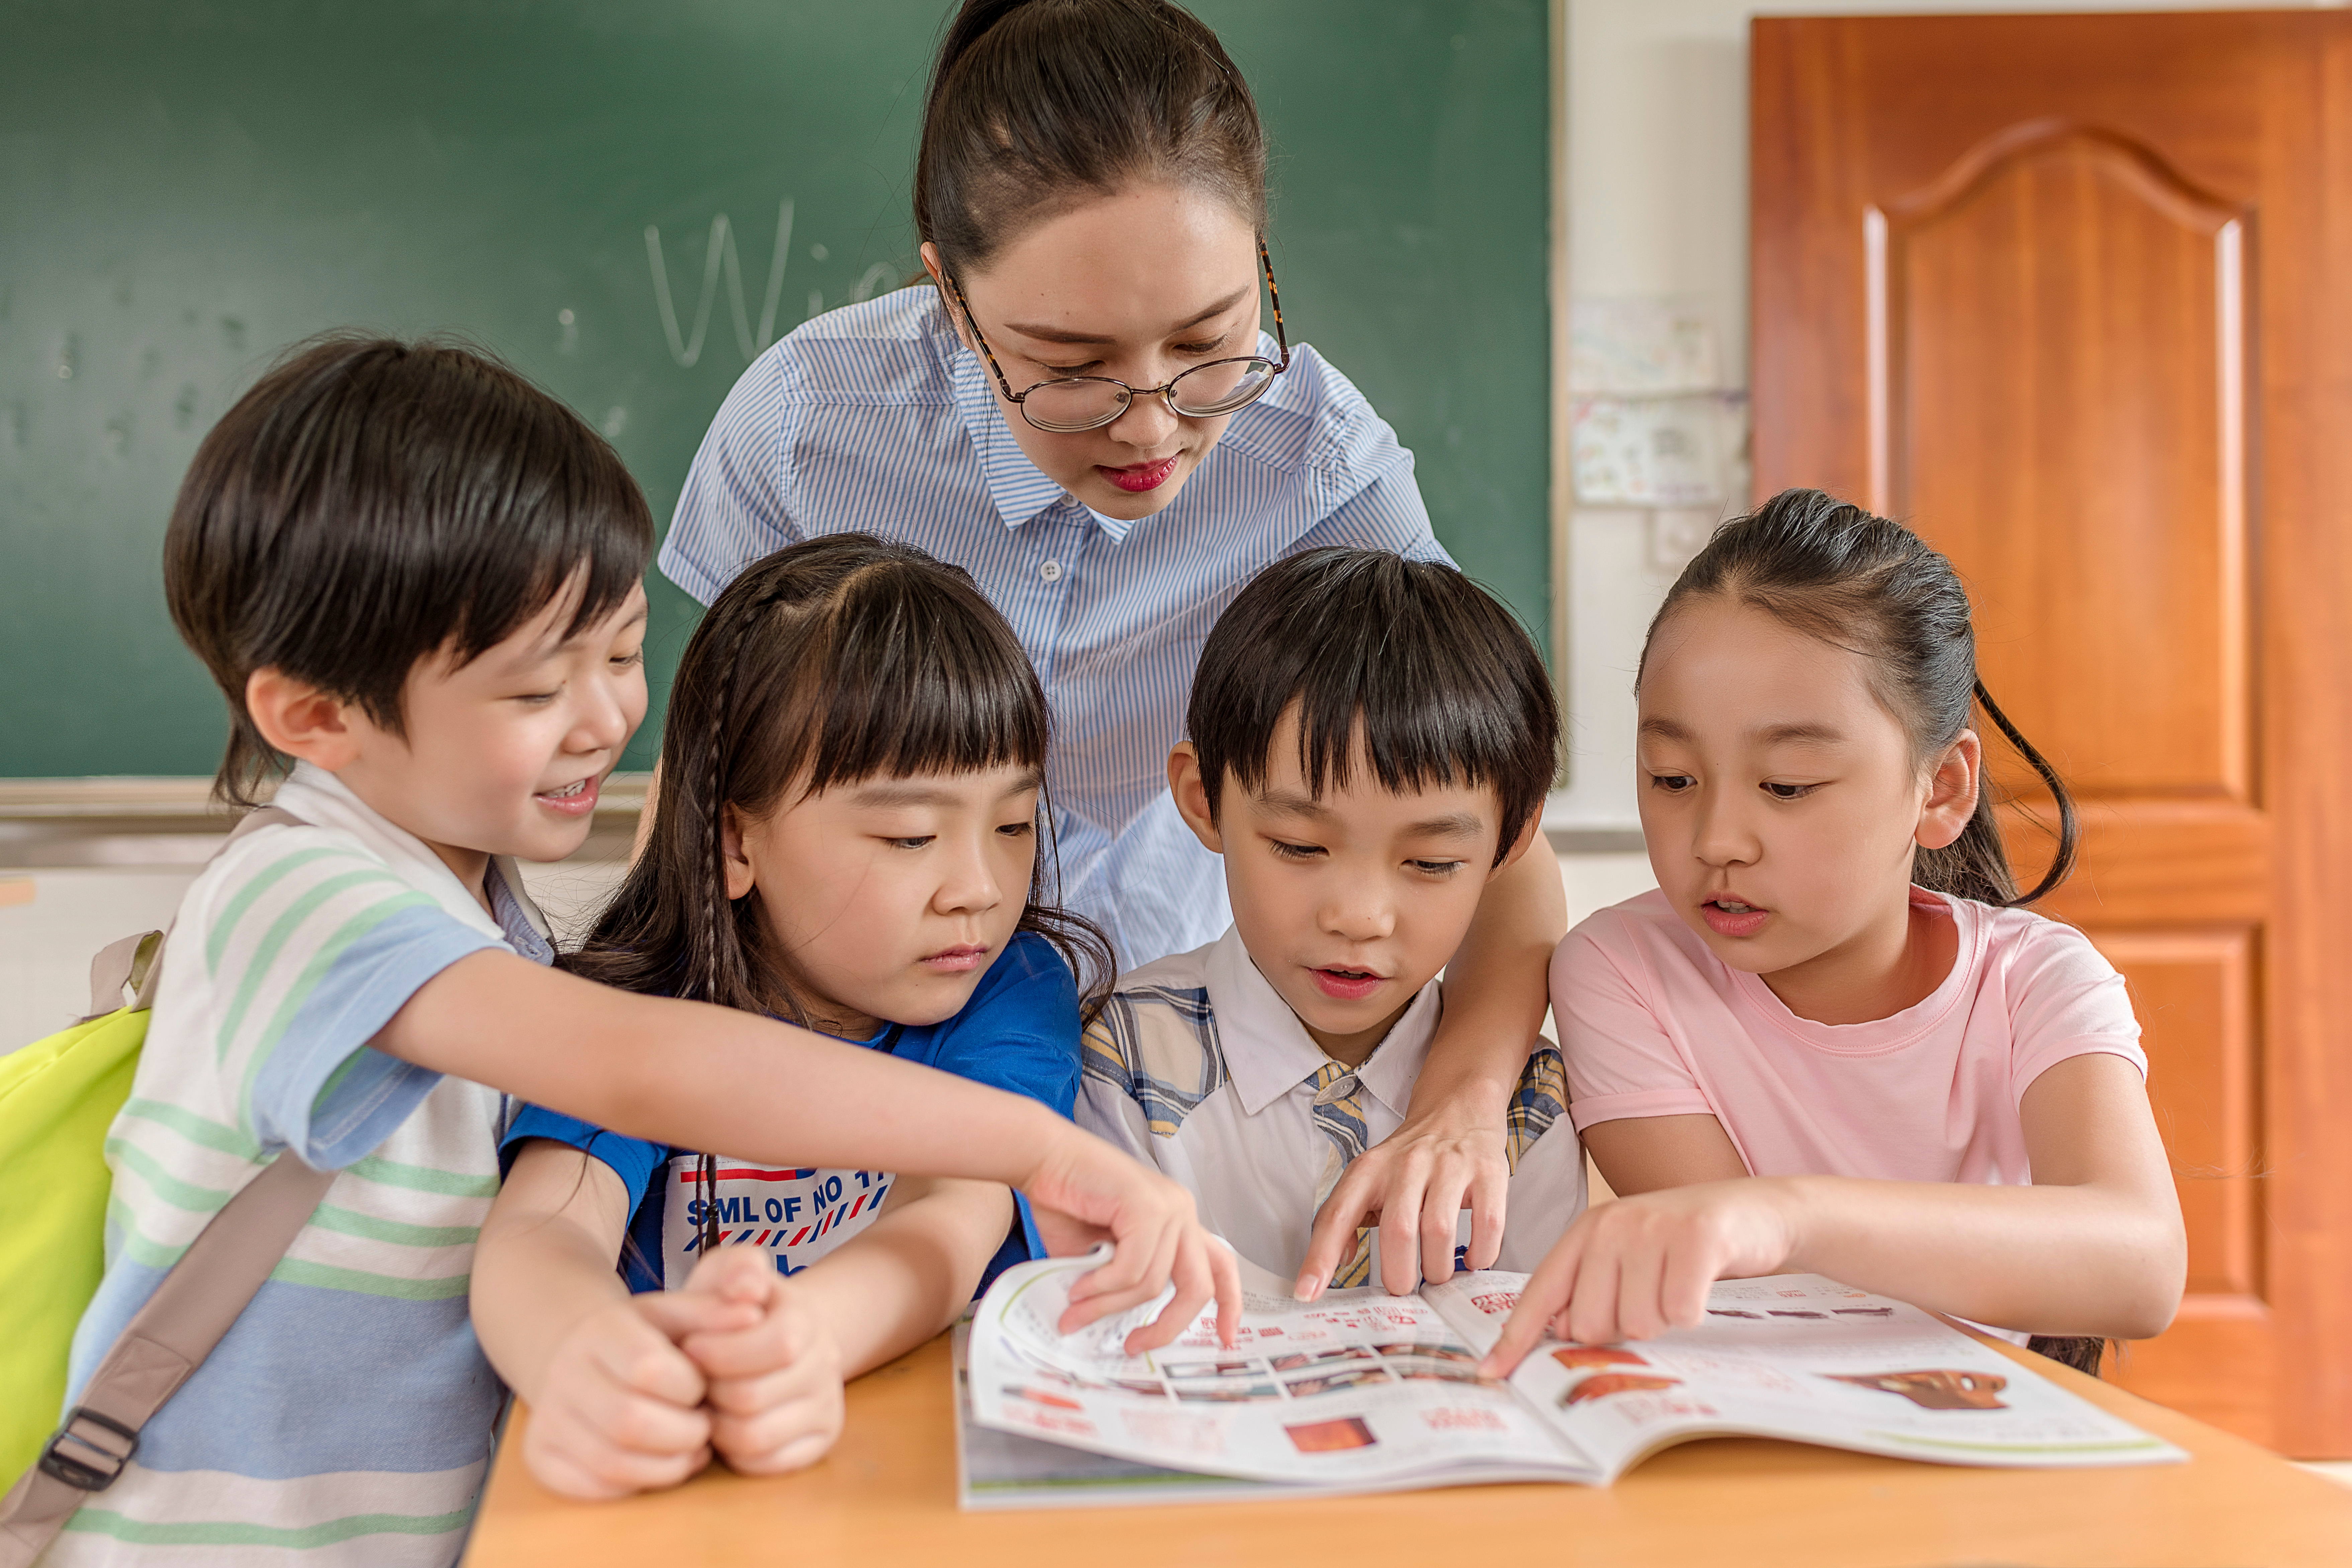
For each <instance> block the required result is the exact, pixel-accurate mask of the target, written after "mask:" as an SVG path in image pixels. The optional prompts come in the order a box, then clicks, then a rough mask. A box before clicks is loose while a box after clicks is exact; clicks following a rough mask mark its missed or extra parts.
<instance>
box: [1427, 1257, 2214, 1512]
mask: <svg viewBox="0 0 2352 1568" xmlns="http://www.w3.org/2000/svg"><path fill="white" fill-rule="evenodd" d="M1525 1282H1526V1276H1524V1275H1517V1274H1502V1273H1491V1272H1490V1273H1483V1274H1465V1275H1462V1276H1459V1277H1458V1278H1456V1279H1453V1280H1449V1281H1448V1282H1446V1283H1445V1284H1444V1285H1433V1286H1430V1287H1427V1288H1426V1289H1424V1291H1423V1297H1424V1299H1426V1300H1428V1301H1429V1302H1430V1303H1431V1305H1433V1306H1434V1307H1436V1308H1437V1309H1438V1310H1440V1311H1441V1312H1442V1313H1443V1314H1444V1317H1445V1319H1446V1320H1447V1321H1448V1323H1449V1325H1450V1326H1451V1327H1453V1328H1454V1330H1455V1331H1456V1332H1457V1333H1459V1334H1460V1335H1461V1337H1462V1338H1463V1340H1464V1341H1465V1342H1467V1343H1469V1344H1471V1345H1474V1346H1475V1347H1477V1348H1478V1349H1480V1350H1482V1351H1483V1350H1485V1349H1486V1348H1487V1347H1489V1346H1491V1345H1492V1344H1493V1343H1494V1342H1495V1341H1496V1338H1497V1337H1498V1336H1499V1335H1500V1334H1501V1332H1502V1328H1503V1320H1504V1319H1506V1318H1507V1317H1508V1316H1509V1315H1510V1311H1511V1309H1512V1308H1513V1307H1514V1306H1516V1305H1517V1301H1518V1290H1519V1288H1520V1287H1521V1286H1522V1285H1523V1284H1525ZM1511 1383H1512V1385H1513V1386H1514V1387H1515V1388H1517V1390H1518V1391H1519V1392H1520V1393H1521V1394H1523V1395H1524V1396H1526V1398H1527V1399H1528V1402H1529V1403H1531V1404H1532V1405H1535V1407H1536V1408H1537V1409H1538V1410H1541V1411H1544V1412H1545V1413H1546V1414H1547V1415H1548V1416H1549V1418H1550V1419H1551V1420H1553V1421H1554V1422H1555V1423H1556V1424H1557V1425H1558V1426H1559V1428H1560V1430H1561V1431H1562V1432H1563V1433H1565V1434H1566V1435H1567V1436H1569V1437H1570V1439H1571V1440H1572V1441H1573V1442H1574V1444H1575V1445H1576V1447H1578V1448H1579V1449H1580V1450H1581V1451H1582V1452H1584V1453H1586V1454H1589V1455H1591V1457H1592V1458H1594V1459H1595V1460H1596V1461H1598V1462H1599V1464H1600V1465H1601V1468H1602V1469H1603V1470H1604V1471H1605V1473H1606V1475H1607V1477H1608V1478H1609V1479H1614V1478H1615V1477H1616V1476H1618V1475H1619V1474H1621V1473H1622V1472H1623V1471H1624V1469H1625V1468H1627V1467H1628V1466H1630V1465H1632V1464H1633V1463H1634V1462H1636V1461H1637V1460H1639V1459H1640V1458H1642V1457H1643V1456H1644V1455H1646V1454H1648V1453H1650V1452H1652V1451H1653V1450H1654V1449H1656V1448H1659V1447H1664V1445H1666V1444H1668V1443H1673V1442H1676V1441H1679V1440H1681V1439H1683V1438H1685V1437H1694V1436H1725V1435H1734V1434H1738V1435H1744V1436H1764V1437H1786V1438H1791V1439H1794V1440H1796V1441H1798V1442H1803V1443H1819V1444H1822V1445H1824V1446H1827V1447H1838V1448H1852V1449H1855V1450H1858V1451H1860V1452H1863V1453H1870V1454H1885V1455H1890V1456H1893V1457H1895V1458H1906V1459H1929V1460H1935V1461H1937V1462H1940V1463H1943V1464H1951V1465H2014V1466H2029V1467H2063V1466H2088V1465H2144V1464H2165V1463H2169V1462H2173V1461H2178V1460H2182V1459H2186V1458H2188V1457H2189V1456H2188V1455H2187V1454H2185V1453H2183V1452H2182V1451H2181V1450H2180V1449H2179V1448H2176V1447H2173V1446H2172V1445H2171V1444H2169V1443H2166V1442H2163V1441H2161V1440H2159V1439H2158V1438H2155V1437H2152V1436H2148V1435H2147V1433H2145V1432H2142V1431H2140V1430H2139V1429H2138V1428H2137V1427H2136V1426H2130V1425H2128V1424H2127V1423H2126V1422H2124V1421H2121V1420H2118V1419H2117V1418H2116V1417H2115V1416H2113V1415H2108V1414H2107V1413H2106V1412H2105V1411H2104V1410H2101V1409H2100V1408H2098V1406H2096V1405H2092V1404H2091V1403H2089V1402H2088V1401H2087V1400H2084V1399H2081V1398H2078V1397H2077V1396H2075V1395H2074V1394H2069V1393H2067V1392H2066V1391H2065V1390H2064V1389H2063V1388H2060V1387H2059V1386H2058V1385H2057V1384H2054V1383H2052V1382H2050V1381H2049V1380H2047V1379H2046V1378H2042V1377H2039V1376H2036V1375H2035V1374H2034V1373H2032V1372H2030V1371H2028V1370H2027V1369H2026V1368H2025V1367H2022V1366H2021V1365H2019V1364H2018V1363H2015V1362H2013V1361H2011V1360H2010V1359H2009V1358H2008V1357H2006V1356H2004V1355H2002V1354H2001V1353H2000V1352H1998V1351H1995V1350H1993V1349H1992V1348H1990V1346H1988V1345H1985V1344H1983V1343H1981V1342H1978V1341H1976V1340H1973V1339H1970V1338H1969V1336H1968V1335H1966V1334H1963V1333H1961V1332H1959V1331H1958V1330H1956V1329H1953V1328H1951V1327H1949V1326H1948V1325H1947V1324H1945V1323H1943V1322H1940V1321H1937V1319H1936V1318H1934V1317H1932V1316H1930V1315H1929V1314H1928V1313H1927V1312H1924V1311H1922V1310H1919V1309H1918V1308H1916V1307H1912V1306H1907V1305H1906V1304H1905V1303H1903V1302H1900V1301H1895V1300H1888V1299H1886V1298H1885V1297H1882V1296H1873V1295H1870V1294H1869V1293H1867V1292H1865V1291H1862V1290H1856V1289H1853V1288H1852V1287H1850V1286H1845V1285H1841V1284H1839V1283H1837V1282H1836V1281H1835V1280H1832V1279H1822V1277H1821V1276H1820V1275H1817V1274H1784V1275H1776V1276H1773V1277H1771V1278H1769V1279H1727V1280H1722V1281H1719V1282H1718V1283H1717V1285H1716V1287H1715V1289H1714V1290H1713V1291H1712V1292H1711V1294H1710V1295H1709V1298H1708V1305H1707V1316H1706V1321H1705V1322H1704V1323H1702V1324H1701V1325H1699V1326H1698V1327H1696V1328H1693V1329H1675V1330H1670V1331H1667V1332H1666V1333H1664V1334H1663V1335H1661V1336H1659V1337H1658V1338H1656V1339H1654V1340H1643V1341H1641V1342H1636V1343H1631V1344H1619V1345H1570V1344H1562V1343H1560V1342H1558V1341H1549V1340H1548V1341H1546V1342H1543V1343H1542V1344H1540V1345H1538V1346H1537V1347H1536V1349H1535V1350H1534V1351H1533V1352H1530V1353H1529V1355H1528V1359H1527V1360H1526V1362H1524V1363H1521V1365H1520V1367H1519V1369H1518V1371H1517V1372H1515V1373H1512V1375H1511Z"/></svg>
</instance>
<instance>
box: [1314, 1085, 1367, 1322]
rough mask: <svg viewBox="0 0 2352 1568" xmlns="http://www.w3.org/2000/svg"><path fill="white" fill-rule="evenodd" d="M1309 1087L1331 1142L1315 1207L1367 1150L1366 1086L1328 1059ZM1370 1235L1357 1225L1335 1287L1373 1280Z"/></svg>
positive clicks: (1319, 1128) (1319, 1120)
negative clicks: (1367, 1240) (1368, 1243)
mask: <svg viewBox="0 0 2352 1568" xmlns="http://www.w3.org/2000/svg"><path fill="white" fill-rule="evenodd" d="M1307 1088H1308V1089H1313V1090H1314V1091H1315V1126H1316V1129H1317V1131H1320V1132H1321V1133H1322V1134H1323V1137H1324V1140H1325V1142H1328V1144H1329V1145H1330V1146H1329V1147H1328V1148H1327V1149H1325V1150H1324V1151H1323V1175H1322V1178H1321V1179H1320V1180H1319V1181H1318V1182H1317V1183H1316V1184H1315V1206H1316V1207H1317V1208H1318V1209H1319V1208H1321V1207H1322V1206H1323V1200H1324V1199H1326V1198H1328V1197H1329V1196H1330V1195H1331V1189H1332V1188H1333V1187H1335V1186H1337V1185H1339V1173H1341V1172H1342V1171H1345V1170H1346V1169H1347V1168H1348V1163H1349V1161H1350V1160H1353V1159H1354V1158H1355V1157H1356V1156H1357V1155H1359V1154H1360V1153H1362V1152H1364V1140H1365V1128H1364V1101H1363V1089H1364V1086H1363V1085H1362V1084H1361V1083H1360V1082H1359V1081H1358V1080H1357V1078H1356V1075H1355V1073H1354V1072H1352V1071H1350V1070H1349V1068H1343V1067H1341V1066H1340V1065H1339V1063H1338V1062H1325V1063H1324V1064H1323V1065H1322V1066H1321V1067H1319V1068H1316V1069H1315V1073H1314V1076H1313V1077H1311V1078H1309V1079H1307ZM1370 1234H1371V1230H1370V1226H1357V1227H1356V1250H1355V1251H1354V1252H1352V1253H1350V1254H1349V1257H1348V1260H1347V1261H1346V1262H1345V1263H1342V1264H1341V1265H1339V1272H1338V1273H1336V1274H1334V1275H1333V1276H1332V1277H1331V1283H1332V1284H1333V1285H1334V1286H1335V1287H1340V1288H1347V1287H1351V1286H1357V1285H1363V1284H1367V1283H1369V1282H1370V1279H1371V1268H1372V1249H1371V1248H1370V1247H1369V1246H1367V1245H1366V1244H1365V1238H1366V1237H1369V1236H1370Z"/></svg>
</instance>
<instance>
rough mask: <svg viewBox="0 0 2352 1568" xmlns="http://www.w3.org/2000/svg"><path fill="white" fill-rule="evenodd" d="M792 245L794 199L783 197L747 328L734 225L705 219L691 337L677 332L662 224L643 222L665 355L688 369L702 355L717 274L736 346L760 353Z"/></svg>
mask: <svg viewBox="0 0 2352 1568" xmlns="http://www.w3.org/2000/svg"><path fill="white" fill-rule="evenodd" d="M792 248H793V198H792V197H790V196H786V197H785V198H784V199H783V201H782V203H780V204H778V205H777V207H776V248H775V251H774V253H773V254H772V256H771V257H770V258H769V261H768V288H767V291H766V293H765V294H764V295H762V296H761V301H760V330H759V333H758V335H757V336H754V335H753V333H752V331H751V311H750V310H748V309H746V307H745V305H744V302H743V264H742V262H741V260H740V258H738V257H737V256H736V254H735V227H734V225H733V224H732V223H730V221H729V219H728V216H727V215H726V214H725V213H723V212H722V213H720V214H719V215H718V216H715V217H713V218H712V219H711V220H710V244H709V247H707V248H706V249H705V250H704V252H703V257H702V298H701V299H700V300H698V302H697V303H696V305H695V308H694V332H693V335H692V336H690V337H689V336H685V335H682V334H680V332H679V331H678V330H677V305H676V303H675V302H674V301H673V300H671V298H670V291H669V268H667V267H666V266H664V265H663V262H662V240H661V227H660V226H659V225H657V224H650V223H649V224H647V225H646V264H647V265H648V266H649V267H650V268H652V269H653V275H654V304H655V306H656V309H658V310H660V311H661V323H662V332H663V334H664V335H665V336H666V337H667V338H668V339H669V355H670V358H672V359H674V360H676V361H677V363H678V365H679V368H681V369H686V370H691V369H692V368H693V367H694V363H695V362H696V361H698V360H699V359H700V358H701V357H702V343H703V339H704V337H705V335H706V334H707V333H708V332H709V330H710V304H711V300H713V299H714V298H716V296H717V294H718V289H719V273H720V272H722V271H723V272H725V273H726V275H727V302H728V304H729V305H730V307H731V308H732V310H733V314H734V318H735V321H734V325H735V344H736V347H738V348H740V349H741V350H742V351H743V358H744V359H745V360H746V361H747V362H748V361H750V360H752V359H755V358H757V357H758V356H759V354H760V353H761V351H762V350H764V349H765V348H766V347H767V346H768V345H769V344H770V343H771V342H774V341H775V334H776V302H777V301H778V300H781V299H782V297H783V292H784V263H785V261H786V260H787V259H789V258H790V257H791V254H792Z"/></svg>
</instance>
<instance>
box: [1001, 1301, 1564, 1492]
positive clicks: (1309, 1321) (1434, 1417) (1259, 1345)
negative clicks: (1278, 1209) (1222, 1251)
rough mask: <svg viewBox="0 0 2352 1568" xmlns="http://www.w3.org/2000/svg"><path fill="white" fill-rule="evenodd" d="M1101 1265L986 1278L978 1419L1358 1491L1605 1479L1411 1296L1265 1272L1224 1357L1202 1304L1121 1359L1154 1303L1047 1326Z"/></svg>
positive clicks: (1072, 1440)
mask: <svg viewBox="0 0 2352 1568" xmlns="http://www.w3.org/2000/svg"><path fill="white" fill-rule="evenodd" d="M1095 1262H1096V1260H1095V1259H1093V1258H1049V1259H1045V1260H1042V1261H1039V1262H1035V1263H1026V1264H1022V1265H1020V1266H1019V1267H1017V1268H1010V1269H1007V1270H1006V1271H1005V1272H1004V1273H1003V1275H1002V1276H1001V1277H999V1279H997V1281H996V1283H995V1284H994V1285H993V1286H992V1287H991V1288H990V1289H989V1292H988V1294H987V1296H986V1297H985V1298H984V1299H983V1300H982V1302H981V1304H980V1307H979V1308H978V1309H977V1310H976V1311H975V1314H974V1317H973V1321H972V1329H971V1342H970V1347H969V1356H970V1369H969V1373H970V1376H969V1387H970V1393H971V1414H972V1419H973V1420H974V1421H975V1422H976V1423H977V1424H978V1425H980V1426H983V1427H989V1428H992V1429H994V1430H997V1431H1001V1432H1009V1433H1013V1434H1016V1435H1019V1436H1029V1437H1040V1438H1045V1439H1047V1440H1049V1441H1053V1442H1057V1443H1063V1444H1066V1445H1068V1446H1071V1447H1079V1448H1085V1449H1088V1450H1091V1451H1092V1452H1095V1453H1097V1454H1107V1455H1110V1456H1113V1457H1114V1458H1121V1459H1127V1460H1132V1461H1135V1462H1137V1463H1139V1464H1142V1465H1149V1466H1156V1467H1162V1468H1170V1469H1177V1470H1182V1471H1187V1472H1191V1473H1194V1474H1200V1473H1206V1474H1212V1475H1223V1476H1237V1477H1244V1478H1247V1479H1256V1480H1271V1481H1286V1482H1294V1483H1305V1484H1309V1485H1320V1486H1327V1487H1337V1488H1345V1489H1353V1490H1370V1489H1381V1488H1383V1487H1388V1486H1394V1485H1398V1484H1401V1483H1411V1484H1417V1485H1424V1486H1436V1485H1445V1484H1452V1483H1455V1482H1464V1481H1474V1480H1478V1481H1483V1480H1510V1479H1553V1480H1571V1479H1593V1478H1595V1477H1596V1476H1597V1474H1598V1469H1597V1467H1595V1466H1594V1465H1593V1463H1592V1462H1591V1460H1589V1459H1587V1458H1584V1457H1583V1456H1582V1455H1580V1454H1579V1453H1578V1452H1577V1451H1576V1450H1575V1448H1574V1447H1573V1446H1572V1444H1571V1442H1570V1440H1569V1439H1568V1438H1567V1437H1566V1436H1563V1435H1562V1434H1560V1433H1559V1432H1557V1431H1555V1430H1553V1429H1552V1428H1551V1427H1550V1426H1549V1424H1547V1423H1546V1422H1545V1421H1544V1420H1543V1419H1542V1418H1540V1417H1539V1416H1538V1415H1536V1414H1535V1413H1534V1412H1533V1411H1531V1410H1528V1408H1526V1407H1525V1406H1524V1405H1522V1404H1521V1403H1520V1401H1519V1398H1518V1397H1517V1395H1516V1394H1513V1393H1512V1391H1511V1390H1510V1389H1509V1388H1508V1387H1507V1386H1505V1385H1503V1384H1499V1383H1496V1382H1493V1381H1490V1380H1482V1379H1481V1378H1480V1377H1479V1376H1478V1374H1477V1372H1476V1370H1475V1369H1476V1363H1477V1352H1476V1351H1475V1350H1474V1349H1473V1348H1472V1347H1471V1346H1470V1345H1469V1344H1467V1343H1466V1342H1464V1340H1463V1339H1462V1337H1461V1336H1460V1335H1459V1334H1457V1333H1455V1332H1454V1331H1452V1330H1450V1329H1449V1328H1447V1326H1446V1325H1445V1322H1444V1320H1443V1319H1441V1318H1440V1317H1439V1316H1438V1314H1437V1311H1436V1310H1435V1309H1434V1308H1433V1307H1432V1306H1431V1305H1430V1303H1429V1302H1427V1301H1426V1300H1423V1299H1422V1298H1420V1297H1418V1296H1404V1297H1391V1296H1389V1295H1386V1294H1385V1293H1383V1292H1381V1291H1380V1290H1378V1289H1368V1290H1344V1291H1333V1292H1330V1293H1329V1294H1328V1295H1326V1296H1325V1297H1323V1298H1322V1299H1321V1300H1318V1301H1316V1302H1315V1303H1313V1304H1312V1305H1307V1304H1304V1303H1301V1302H1299V1301H1297V1300H1293V1299H1292V1298H1291V1297H1290V1296H1289V1295H1287V1294H1286V1293H1285V1292H1284V1290H1283V1287H1282V1285H1281V1284H1280V1283H1278V1282H1274V1281H1272V1280H1270V1279H1265V1278H1264V1277H1262V1276H1261V1277H1260V1278H1259V1279H1258V1280H1257V1283H1258V1285H1259V1287H1260V1288H1259V1289H1251V1290H1250V1291H1249V1293H1248V1296H1247V1300H1246V1303H1245V1307H1246V1310H1245V1311H1244V1315H1243V1321H1242V1326H1241V1331H1240V1333H1239V1335H1238V1336H1237V1342H1236V1343H1235V1345H1234V1348H1233V1349H1232V1350H1225V1349H1223V1347H1221V1346H1220V1345H1219V1344H1218V1343H1217V1339H1216V1321H1215V1318H1214V1315H1213V1313H1206V1314H1203V1315H1202V1317H1201V1318H1200V1319H1199V1320H1198V1321H1195V1322H1194V1323H1193V1325H1192V1328H1191V1329H1190V1330H1188V1331H1186V1332H1185V1333H1183V1334H1182V1335H1181V1336H1180V1337H1179V1338H1178V1339H1177V1340H1176V1341H1175V1342H1173V1343H1171V1344H1170V1345H1168V1346H1166V1347H1165V1348H1163V1349H1160V1350H1157V1351H1150V1352H1145V1353H1143V1354H1141V1355H1134V1356H1130V1355H1129V1354H1127V1353H1126V1352H1125V1350H1124V1349H1123V1348H1122V1342H1123V1341H1124V1340H1125V1338H1126V1336H1127V1334H1128V1333H1129V1331H1130V1330H1132V1329H1134V1328H1135V1327H1137V1326H1138V1325H1139V1324H1141V1323H1143V1322H1147V1321H1150V1317H1151V1315H1152V1313H1153V1312H1154V1311H1155V1310H1157V1306H1156V1304H1154V1305H1153V1306H1150V1307H1143V1308H1138V1309H1136V1310H1134V1311H1131V1312H1129V1313H1126V1314H1124V1315H1123V1316H1121V1317H1119V1318H1117V1319H1113V1320H1109V1321H1106V1322H1104V1323H1101V1324H1097V1325H1095V1326H1094V1327H1093V1328H1092V1329H1090V1330H1087V1331H1081V1332H1079V1333H1075V1334H1070V1335H1067V1336H1065V1335H1063V1334H1061V1333H1060V1332H1058V1331H1056V1330H1055V1322H1056V1321H1058V1320H1059V1318H1060V1317H1061V1314H1062V1311H1063V1310H1064V1308H1065V1307H1066V1304H1067V1302H1068V1299H1069V1288H1070V1286H1071V1284H1072V1283H1073V1282H1074V1281H1075V1280H1076V1279H1078V1278H1079V1277H1080V1276H1082V1275H1083V1274H1085V1273H1086V1272H1087V1270H1088V1269H1089V1268H1093V1267H1094V1266H1095ZM1255 1272H1256V1271H1253V1273H1255Z"/></svg>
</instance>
